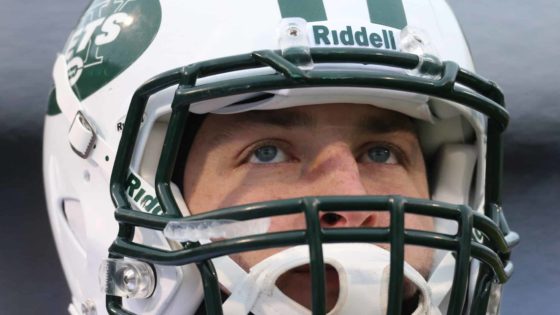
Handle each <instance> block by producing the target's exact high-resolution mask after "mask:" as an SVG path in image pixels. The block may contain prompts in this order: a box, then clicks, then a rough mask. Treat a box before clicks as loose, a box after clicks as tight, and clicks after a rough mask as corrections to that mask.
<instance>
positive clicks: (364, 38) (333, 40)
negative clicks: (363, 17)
mask: <svg viewBox="0 0 560 315" xmlns="http://www.w3.org/2000/svg"><path fill="white" fill-rule="evenodd" d="M313 37H314V38H315V44H316V45H328V46H330V45H335V46H337V45H339V44H342V45H345V46H362V47H374V48H382V47H384V48H385V49H392V50H397V44H396V42H395V34H394V33H393V31H392V30H386V29H384V30H382V31H381V35H380V34H378V33H375V32H372V33H369V34H368V31H367V29H366V28H365V27H361V28H360V30H359V31H355V32H354V30H353V29H352V26H346V28H345V29H343V30H331V29H329V28H328V27H327V26H324V25H313Z"/></svg>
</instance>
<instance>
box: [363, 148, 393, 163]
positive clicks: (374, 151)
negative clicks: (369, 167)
mask: <svg viewBox="0 0 560 315" xmlns="http://www.w3.org/2000/svg"><path fill="white" fill-rule="evenodd" d="M367 157H368V159H369V160H370V161H372V162H375V163H383V164H396V163H397V159H396V157H395V154H394V153H393V152H392V151H391V149H389V148H387V147H385V146H377V147H373V148H371V149H369V150H368V151H367Z"/></svg>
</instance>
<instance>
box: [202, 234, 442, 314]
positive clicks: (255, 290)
mask: <svg viewBox="0 0 560 315" xmlns="http://www.w3.org/2000/svg"><path fill="white" fill-rule="evenodd" d="M323 257H324V261H325V264H328V265H331V266H332V267H334V268H335V269H336V271H337V272H338V278H339V282H340V286H339V287H340V290H339V297H338V301H337V302H336V305H335V306H334V308H333V309H332V310H331V311H330V312H329V313H328V314H329V315H331V314H353V315H354V314H357V315H359V314H369V315H372V314H373V315H385V314H386V312H387V301H388V294H389V269H390V268H389V267H390V253H389V252H388V251H386V250H384V249H382V248H380V247H378V246H375V245H372V244H324V245H323ZM213 263H214V265H215V267H216V270H217V272H218V277H219V279H220V282H221V283H222V285H223V286H224V287H225V288H227V289H228V290H229V291H230V292H231V295H230V296H229V298H228V299H227V300H226V301H225V303H224V305H223V309H224V314H226V315H234V314H235V315H240V314H249V312H251V313H253V314H255V315H272V314H277V315H285V314H311V311H310V310H308V309H307V308H305V307H303V306H301V305H300V304H298V303H296V302H295V301H294V300H292V299H291V298H289V297H288V296H286V295H285V294H284V293H282V292H281V291H280V290H279V289H278V288H277V287H276V285H275V283H276V281H277V279H278V278H279V277H280V276H281V275H282V274H284V273H285V272H287V271H289V270H291V269H294V268H296V267H299V266H302V265H306V264H308V263H309V248H308V247H307V246H296V247H292V248H289V249H286V250H284V251H281V252H279V253H277V254H275V255H272V256H270V257H268V258H267V259H265V260H263V261H261V262H260V263H258V264H256V265H255V266H253V267H252V268H251V270H250V271H249V273H246V272H245V271H244V270H243V269H241V268H240V267H239V266H238V265H237V263H235V262H234V261H233V260H231V258H229V257H221V258H218V259H214V260H213ZM404 275H405V277H406V278H408V279H409V280H410V281H411V282H412V283H413V284H414V285H416V287H417V288H418V291H419V294H420V298H419V303H418V307H417V309H416V310H415V311H414V313H413V315H420V314H429V315H440V312H439V310H438V309H437V308H436V307H434V306H432V303H431V293H430V290H429V288H428V284H427V283H426V281H425V280H424V278H423V277H422V276H421V275H420V274H419V273H418V272H417V271H416V270H415V269H414V268H412V267H411V266H410V265H408V264H407V263H405V265H404ZM308 278H310V277H308ZM305 281H309V279H305ZM305 294H310V292H306V293H305Z"/></svg>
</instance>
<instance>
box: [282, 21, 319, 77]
mask: <svg viewBox="0 0 560 315" xmlns="http://www.w3.org/2000/svg"><path fill="white" fill-rule="evenodd" d="M278 43H279V45H280V50H281V52H282V56H283V57H284V58H286V59H287V60H289V61H290V62H292V63H293V64H295V65H296V66H298V67H299V68H300V69H302V70H311V69H313V59H312V58H311V50H310V49H309V37H308V35H307V21H305V20H304V19H302V18H285V19H282V21H281V22H280V26H279V29H278Z"/></svg>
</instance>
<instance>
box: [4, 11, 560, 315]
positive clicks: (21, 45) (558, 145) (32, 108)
mask: <svg viewBox="0 0 560 315" xmlns="http://www.w3.org/2000/svg"><path fill="white" fill-rule="evenodd" d="M449 2H450V4H451V6H452V7H453V8H454V9H455V12H456V14H457V16H458V18H459V20H460V21H461V22H462V25H463V28H464V31H465V33H466V35H467V37H468V38H469V40H470V47H471V50H472V53H473V55H474V57H475V60H476V61H477V69H478V73H480V74H481V75H483V76H485V77H488V78H491V79H492V80H494V81H497V82H498V83H499V84H500V85H501V87H502V88H503V90H504V91H505V94H506V100H507V102H508V106H509V109H510V111H511V116H512V120H511V124H510V128H509V129H508V131H507V133H506V136H505V138H506V148H505V152H506V164H505V183H504V195H505V198H504V199H505V207H504V208H505V211H506V214H507V217H508V219H509V223H510V225H511V227H512V228H513V229H514V230H515V231H517V232H519V234H521V236H522V243H521V245H520V246H519V247H518V248H517V249H516V250H515V252H514V257H513V258H514V263H515V275H514V277H513V279H512V280H511V281H510V282H509V283H508V284H507V286H506V287H505V293H504V299H503V304H502V314H505V315H508V314H560V226H558V223H559V221H560V220H559V219H560V213H559V212H560V207H559V206H558V205H557V204H556V202H557V201H558V200H557V199H558V196H559V195H560V168H559V167H558V163H559V162H560V104H559V103H560V89H559V87H560V74H559V71H560V52H559V50H560V33H559V30H560V2H559V1H557V0H532V1H526V0H510V1H490V0H468V1H467V0H449ZM87 4H88V1H85V0H73V1H69V0H50V1H44V0H43V1H39V0H25V1H21V0H0V43H1V44H0V168H1V169H0V232H2V237H0V253H1V254H0V314H64V313H66V308H67V306H68V303H69V302H70V295H69V291H68V289H67V286H66V282H65V280H64V276H63V274H62V269H61V266H60V263H59V261H58V257H57V254H56V250H55V247H54V243H53V239H52V235H51V231H50V227H49V224H48V218H47V214H46V210H45V202H44V197H43V187H42V185H43V182H42V173H41V133H42V125H43V117H44V113H45V111H46V102H47V96H48V93H49V91H50V89H51V81H52V80H51V76H50V72H51V68H52V64H53V63H54V58H55V54H56V53H57V52H59V51H60V50H61V49H62V47H63V45H64V42H65V40H66V37H67V36H68V34H69V32H70V30H71V29H72V27H73V26H74V24H75V23H76V21H77V18H78V17H79V15H80V14H81V12H82V11H83V10H84V9H85V7H86V6H87Z"/></svg>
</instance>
